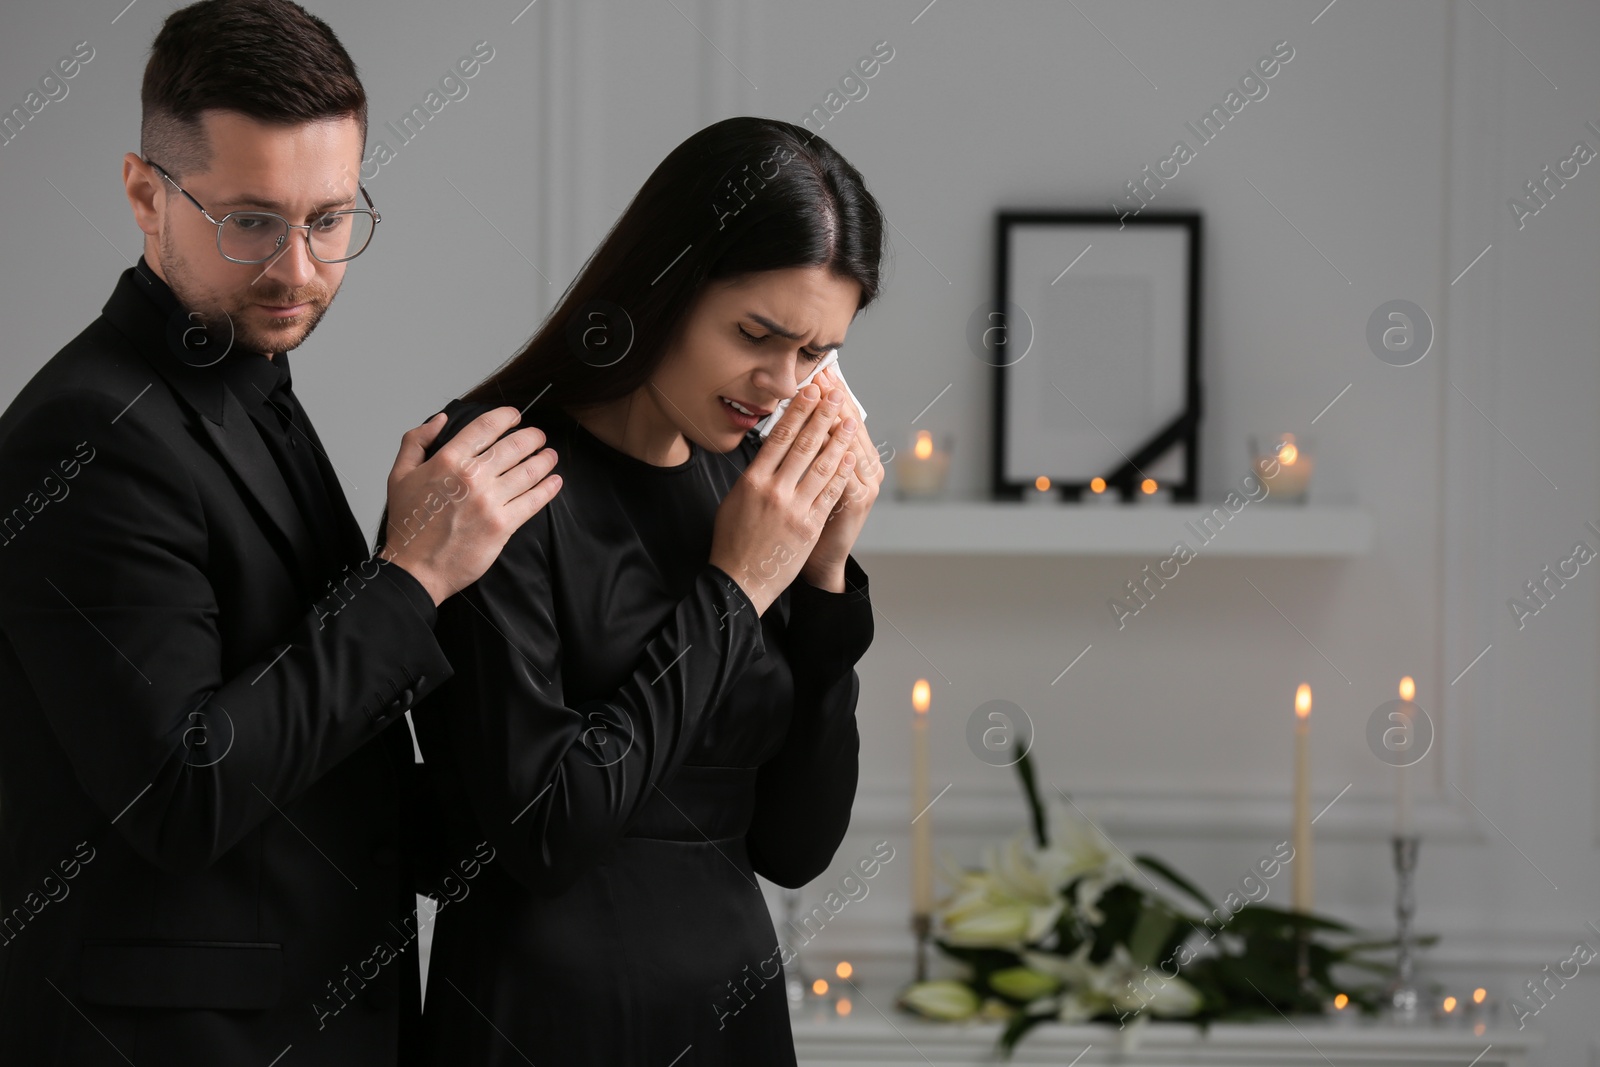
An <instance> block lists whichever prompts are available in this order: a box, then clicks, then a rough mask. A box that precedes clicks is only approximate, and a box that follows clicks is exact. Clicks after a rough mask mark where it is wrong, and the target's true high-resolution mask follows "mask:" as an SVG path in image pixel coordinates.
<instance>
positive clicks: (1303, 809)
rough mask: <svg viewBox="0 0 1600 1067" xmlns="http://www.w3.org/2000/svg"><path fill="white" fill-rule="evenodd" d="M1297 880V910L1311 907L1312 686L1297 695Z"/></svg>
mask: <svg viewBox="0 0 1600 1067" xmlns="http://www.w3.org/2000/svg"><path fill="white" fill-rule="evenodd" d="M1294 714H1295V723H1294V879H1293V886H1292V894H1293V906H1294V910H1295V911H1301V912H1305V911H1310V910H1311V898H1312V890H1311V687H1310V686H1309V685H1307V684H1305V683H1304V682H1302V683H1301V684H1300V688H1299V689H1297V690H1295V694H1294Z"/></svg>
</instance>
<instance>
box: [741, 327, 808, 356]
mask: <svg viewBox="0 0 1600 1067" xmlns="http://www.w3.org/2000/svg"><path fill="white" fill-rule="evenodd" d="M739 335H740V336H741V337H743V338H744V339H745V340H746V341H749V342H750V343H751V344H753V345H759V344H762V343H763V342H765V341H767V340H768V339H770V338H771V336H772V335H771V334H765V333H764V334H761V335H760V336H759V337H758V336H756V335H754V334H752V333H749V332H748V331H746V330H745V328H744V327H743V326H741V327H739ZM827 354H828V353H826V352H817V353H815V354H813V353H811V352H807V351H806V350H805V349H803V348H802V349H801V350H800V355H801V356H802V357H803V358H804V359H805V361H806V362H807V363H816V362H818V361H819V360H821V359H822V357H823V356H826V355H827Z"/></svg>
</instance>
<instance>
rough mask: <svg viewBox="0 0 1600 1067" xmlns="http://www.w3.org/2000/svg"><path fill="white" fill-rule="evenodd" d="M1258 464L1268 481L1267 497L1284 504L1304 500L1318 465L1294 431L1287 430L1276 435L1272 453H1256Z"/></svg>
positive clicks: (1256, 463)
mask: <svg viewBox="0 0 1600 1067" xmlns="http://www.w3.org/2000/svg"><path fill="white" fill-rule="evenodd" d="M1255 466H1256V470H1257V472H1258V473H1259V474H1260V475H1261V478H1262V480H1263V481H1265V482H1266V484H1267V490H1268V492H1267V499H1268V500H1275V501H1277V502H1278V503H1280V504H1281V503H1296V502H1299V501H1301V500H1304V499H1305V495H1306V489H1307V488H1308V487H1309V486H1310V484H1311V472H1312V471H1313V470H1314V469H1315V467H1316V464H1315V463H1314V462H1313V461H1312V458H1311V454H1310V453H1309V452H1307V451H1306V450H1305V449H1304V448H1303V447H1302V446H1301V445H1300V444H1299V443H1297V442H1296V441H1295V439H1294V434H1292V433H1286V434H1280V435H1279V436H1278V437H1277V439H1276V440H1275V441H1274V442H1273V446H1272V450H1271V451H1270V452H1265V453H1258V454H1257V455H1256V456H1255Z"/></svg>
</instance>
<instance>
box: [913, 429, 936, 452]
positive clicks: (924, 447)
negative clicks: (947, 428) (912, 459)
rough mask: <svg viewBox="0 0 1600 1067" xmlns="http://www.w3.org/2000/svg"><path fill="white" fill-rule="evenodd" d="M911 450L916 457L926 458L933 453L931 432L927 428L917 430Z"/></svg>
mask: <svg viewBox="0 0 1600 1067" xmlns="http://www.w3.org/2000/svg"><path fill="white" fill-rule="evenodd" d="M911 450H912V452H914V453H915V454H916V457H917V458H918V459H927V458H928V457H929V456H931V455H933V434H931V433H929V432H928V431H927V430H918V431H917V443H916V444H915V445H913V446H912V449H911Z"/></svg>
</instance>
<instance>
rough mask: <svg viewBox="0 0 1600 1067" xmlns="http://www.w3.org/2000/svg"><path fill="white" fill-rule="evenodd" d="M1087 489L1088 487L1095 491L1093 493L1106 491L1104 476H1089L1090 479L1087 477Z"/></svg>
mask: <svg viewBox="0 0 1600 1067" xmlns="http://www.w3.org/2000/svg"><path fill="white" fill-rule="evenodd" d="M1089 489H1090V491H1091V492H1095V493H1103V492H1105V491H1106V480H1105V479H1104V478H1091V479H1089Z"/></svg>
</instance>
